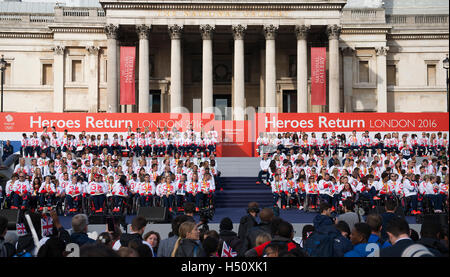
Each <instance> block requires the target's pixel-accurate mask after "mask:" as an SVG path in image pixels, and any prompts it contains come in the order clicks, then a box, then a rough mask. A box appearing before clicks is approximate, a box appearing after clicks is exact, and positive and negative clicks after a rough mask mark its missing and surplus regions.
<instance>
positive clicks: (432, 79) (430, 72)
mask: <svg viewBox="0 0 450 277" xmlns="http://www.w3.org/2000/svg"><path fill="white" fill-rule="evenodd" d="M427 85H428V86H435V85H436V65H435V64H428V65H427Z"/></svg>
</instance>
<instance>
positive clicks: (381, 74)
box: [375, 46, 389, 113]
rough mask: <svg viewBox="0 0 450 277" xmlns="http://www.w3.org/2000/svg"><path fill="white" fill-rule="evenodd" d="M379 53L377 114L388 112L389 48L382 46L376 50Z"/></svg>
mask: <svg viewBox="0 0 450 277" xmlns="http://www.w3.org/2000/svg"><path fill="white" fill-rule="evenodd" d="M375 50H376V52H377V100H378V104H377V112H379V113H385V112H387V79H386V78H387V75H386V70H387V68H386V55H387V52H388V51H389V47H386V46H381V47H378V48H375Z"/></svg>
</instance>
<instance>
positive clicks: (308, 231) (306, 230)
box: [299, 224, 314, 248]
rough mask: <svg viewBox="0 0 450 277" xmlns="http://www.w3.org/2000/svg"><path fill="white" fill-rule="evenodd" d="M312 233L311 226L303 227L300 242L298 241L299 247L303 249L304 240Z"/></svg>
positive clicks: (312, 227)
mask: <svg viewBox="0 0 450 277" xmlns="http://www.w3.org/2000/svg"><path fill="white" fill-rule="evenodd" d="M313 232H314V226H312V225H311V224H307V225H305V226H303V229H302V240H301V241H300V243H299V244H300V247H302V248H303V246H304V244H305V242H306V240H307V239H308V237H309V236H310V235H311V234H312V233H313Z"/></svg>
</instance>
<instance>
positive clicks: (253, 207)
mask: <svg viewBox="0 0 450 277" xmlns="http://www.w3.org/2000/svg"><path fill="white" fill-rule="evenodd" d="M258 213H259V206H258V203H256V202H250V203H248V208H247V215H245V216H243V217H242V218H241V220H240V222H239V229H238V237H239V239H240V240H242V241H244V240H245V238H246V237H247V234H248V231H249V230H250V229H251V228H253V227H254V226H256V225H257V224H258V222H257V221H256V217H257V216H258Z"/></svg>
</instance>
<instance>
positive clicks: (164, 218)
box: [137, 207, 169, 223]
mask: <svg viewBox="0 0 450 277" xmlns="http://www.w3.org/2000/svg"><path fill="white" fill-rule="evenodd" d="M137 216H142V217H143V218H145V219H146V220H147V221H149V222H154V223H167V222H169V209H167V208H166V207H139V210H138V213H137Z"/></svg>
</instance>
